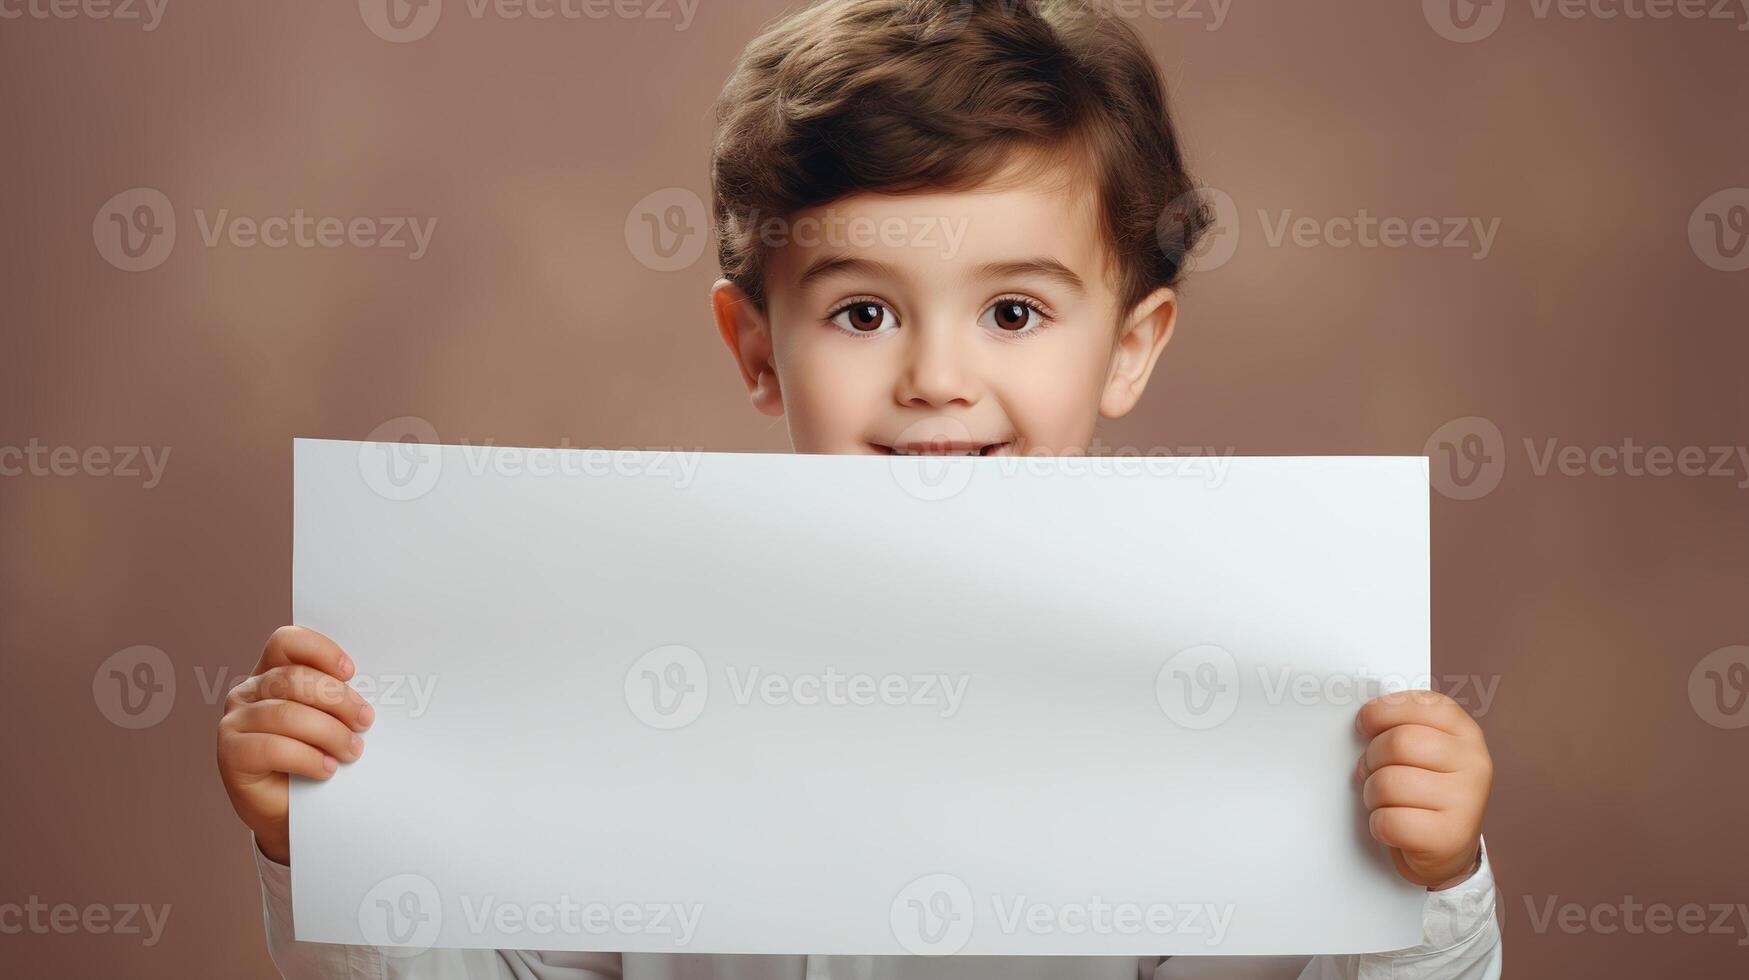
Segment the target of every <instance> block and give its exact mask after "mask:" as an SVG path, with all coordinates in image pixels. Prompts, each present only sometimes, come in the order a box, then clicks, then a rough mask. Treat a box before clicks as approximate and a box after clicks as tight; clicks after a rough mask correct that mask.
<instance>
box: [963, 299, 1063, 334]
mask: <svg viewBox="0 0 1749 980" xmlns="http://www.w3.org/2000/svg"><path fill="white" fill-rule="evenodd" d="M978 322H980V323H982V324H983V325H984V327H985V329H988V330H995V331H997V332H1000V333H1008V334H1020V333H1025V334H1030V333H1035V332H1037V331H1038V330H1039V329H1040V328H1042V327H1043V326H1044V325H1045V324H1046V323H1047V322H1049V320H1048V318H1047V317H1046V316H1045V315H1044V313H1043V312H1041V311H1040V310H1039V308H1038V307H1036V306H1034V305H1032V304H1031V303H1028V302H1026V301H1025V300H1019V299H999V300H997V301H996V302H994V303H991V304H990V305H989V306H987V307H985V308H984V315H983V316H981V317H979V318H978Z"/></svg>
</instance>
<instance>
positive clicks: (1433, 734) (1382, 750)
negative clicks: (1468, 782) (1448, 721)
mask: <svg viewBox="0 0 1749 980" xmlns="http://www.w3.org/2000/svg"><path fill="white" fill-rule="evenodd" d="M1462 748H1463V746H1462V744H1461V743H1460V742H1459V741H1458V739H1457V738H1455V737H1454V736H1452V735H1449V734H1447V733H1445V732H1442V731H1440V730H1439V729H1437V728H1430V727H1428V726H1427V725H1417V724H1414V723H1412V722H1411V723H1409V724H1404V725H1398V726H1397V727H1395V728H1388V729H1386V730H1384V731H1382V732H1380V733H1379V734H1378V735H1376V736H1374V737H1373V740H1372V741H1371V742H1368V743H1367V746H1366V752H1365V753H1363V754H1362V755H1361V757H1360V767H1361V776H1362V777H1363V778H1364V777H1366V776H1369V775H1371V774H1372V773H1374V772H1376V771H1378V770H1380V769H1383V768H1384V767H1386V766H1416V767H1418V768H1421V769H1431V770H1433V771H1434V772H1457V771H1458V770H1459V769H1461V768H1463V751H1462Z"/></svg>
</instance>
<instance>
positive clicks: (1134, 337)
mask: <svg viewBox="0 0 1749 980" xmlns="http://www.w3.org/2000/svg"><path fill="white" fill-rule="evenodd" d="M1177 323H1178V294H1177V293H1175V292H1174V291H1172V290H1171V289H1168V288H1164V287H1162V288H1160V289H1156V290H1154V291H1153V292H1152V293H1149V294H1148V296H1147V298H1146V299H1144V300H1142V301H1141V302H1140V303H1137V304H1136V306H1135V308H1134V309H1133V310H1131V311H1130V315H1129V317H1128V318H1127V319H1126V320H1125V322H1124V327H1123V332H1122V333H1120V334H1118V338H1117V343H1116V344H1115V345H1114V346H1113V348H1112V352H1111V372H1110V373H1109V374H1108V375H1106V378H1105V391H1104V392H1103V393H1102V394H1101V395H1100V396H1099V414H1101V415H1103V416H1105V417H1106V418H1108V419H1116V418H1122V417H1123V416H1125V415H1128V414H1129V413H1130V409H1132V408H1135V407H1136V402H1138V401H1140V400H1141V398H1142V391H1143V390H1144V389H1146V388H1147V387H1148V378H1149V377H1151V376H1152V375H1153V373H1154V364H1155V362H1157V361H1159V360H1160V352H1161V351H1163V350H1165V349H1166V342H1167V341H1168V340H1171V339H1172V328H1173V327H1174V326H1175V325H1176V324H1177Z"/></svg>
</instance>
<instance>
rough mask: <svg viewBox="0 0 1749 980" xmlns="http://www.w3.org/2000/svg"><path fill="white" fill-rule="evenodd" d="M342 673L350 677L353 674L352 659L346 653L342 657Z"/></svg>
mask: <svg viewBox="0 0 1749 980" xmlns="http://www.w3.org/2000/svg"><path fill="white" fill-rule="evenodd" d="M340 672H341V673H342V674H348V675H350V674H351V673H352V658H351V657H348V656H347V655H346V654H344V653H343V654H341V655H340Z"/></svg>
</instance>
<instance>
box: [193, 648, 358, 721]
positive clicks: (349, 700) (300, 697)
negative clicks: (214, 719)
mask: <svg viewBox="0 0 1749 980" xmlns="http://www.w3.org/2000/svg"><path fill="white" fill-rule="evenodd" d="M276 698H277V699H280V700H286V701H300V702H302V703H304V704H307V705H310V706H311V707H314V708H320V709H322V710H323V711H326V712H328V713H329V714H331V715H333V716H334V717H335V718H338V719H339V720H340V721H341V723H342V724H345V725H346V726H348V727H350V728H352V729H353V730H355V731H360V732H362V731H364V730H365V729H367V728H369V727H370V726H371V723H372V722H373V721H375V720H376V709H375V708H372V707H371V706H370V703H369V702H367V701H365V699H364V695H362V694H359V693H358V692H357V691H355V690H353V689H352V688H351V687H348V686H347V685H346V684H345V683H344V682H342V681H340V680H339V679H338V678H336V677H334V676H332V675H330V674H324V673H322V672H321V671H319V670H317V669H316V668H314V667H305V666H304V665H303V664H287V665H286V666H283V667H275V668H273V669H272V670H269V671H268V672H266V673H265V674H256V675H254V676H252V677H248V678H245V679H244V680H243V682H242V683H240V684H238V685H237V686H236V687H235V688H232V690H231V696H230V698H229V699H228V706H227V709H226V710H227V711H231V710H235V709H237V708H240V707H242V706H243V705H245V704H249V703H250V702H254V701H267V700H271V699H276Z"/></svg>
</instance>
